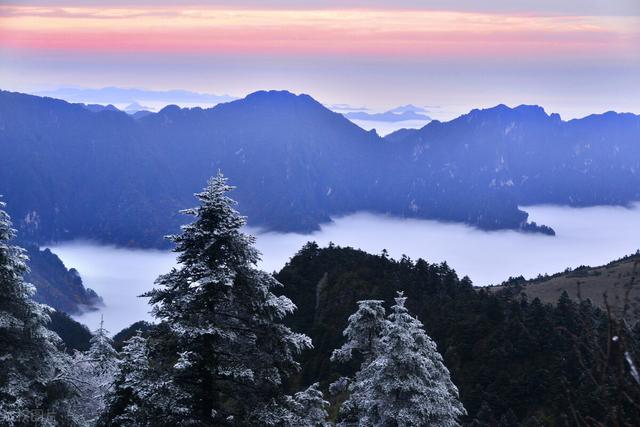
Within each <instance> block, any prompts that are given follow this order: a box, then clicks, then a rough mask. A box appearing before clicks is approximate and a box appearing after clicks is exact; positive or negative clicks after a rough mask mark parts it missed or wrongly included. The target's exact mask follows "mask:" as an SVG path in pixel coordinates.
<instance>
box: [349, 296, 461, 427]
mask: <svg viewBox="0 0 640 427" xmlns="http://www.w3.org/2000/svg"><path fill="white" fill-rule="evenodd" d="M395 301H396V305H394V306H393V307H392V313H391V314H390V315H389V317H388V320H387V321H386V322H385V324H384V327H383V328H382V329H381V336H380V338H379V341H378V343H377V345H376V346H375V347H374V348H375V351H374V353H375V354H374V357H372V358H371V359H370V361H369V362H365V363H363V366H362V368H361V369H360V371H358V372H357V374H356V376H355V379H354V381H353V382H352V383H351V384H350V386H349V398H348V399H347V400H346V401H345V402H344V403H343V405H342V407H341V409H340V411H341V414H342V421H341V425H362V426H388V425H396V426H399V427H402V426H442V427H445V426H457V425H458V421H457V420H458V418H459V417H460V416H462V415H464V414H465V413H466V412H465V410H464V407H463V406H462V404H461V403H460V401H459V399H458V390H457V388H456V387H455V385H454V384H453V382H452V381H451V378H450V375H449V371H448V370H447V368H446V367H445V366H444V363H443V362H442V356H441V355H440V353H438V351H437V348H436V344H435V343H434V342H433V340H431V338H430V337H429V336H428V335H427V334H426V333H425V332H424V329H423V326H422V323H421V322H420V321H418V320H417V319H415V318H413V317H412V316H411V315H410V314H409V313H408V311H407V309H406V308H405V306H404V304H405V301H406V298H404V297H403V296H402V295H401V294H400V295H399V296H398V297H397V298H396V299H395ZM350 326H351V324H350ZM350 330H355V328H353V327H351V328H350Z"/></svg>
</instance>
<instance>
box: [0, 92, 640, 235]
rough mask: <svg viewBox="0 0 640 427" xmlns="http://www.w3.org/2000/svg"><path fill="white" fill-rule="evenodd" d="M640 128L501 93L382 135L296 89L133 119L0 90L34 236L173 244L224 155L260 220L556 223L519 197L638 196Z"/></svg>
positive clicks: (21, 213)
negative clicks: (359, 214)
mask: <svg viewBox="0 0 640 427" xmlns="http://www.w3.org/2000/svg"><path fill="white" fill-rule="evenodd" d="M639 129H640V118H639V117H638V116H634V115H630V114H617V113H607V114H604V115H600V116H590V117H587V118H585V119H581V120H573V121H569V122H564V121H562V120H560V118H559V117H558V116H557V115H553V114H552V115H547V114H546V113H545V112H544V110H542V109H541V108H540V107H534V106H520V107H516V108H509V107H506V106H497V107H495V108H491V109H487V110H473V111H472V112H470V113H469V114H467V115H464V116H461V117H460V118H458V119H455V120H452V121H450V122H447V123H442V122H437V121H435V122H432V123H430V124H428V125H427V126H425V127H424V128H423V129H420V130H415V131H407V130H405V131H402V132H398V133H395V134H392V135H390V136H389V137H387V138H384V139H383V138H381V137H379V136H378V135H377V134H376V133H375V132H367V131H365V130H363V129H361V128H359V127H358V126H356V125H355V124H353V123H351V122H350V121H349V120H347V119H346V118H345V117H344V116H342V115H340V114H338V113H334V112H332V111H330V110H328V109H327V108H325V107H324V106H323V105H322V104H320V103H319V102H317V101H315V100H314V99H313V98H311V97H310V96H308V95H294V94H291V93H289V92H286V91H270V92H256V93H253V94H251V95H248V96H247V97H246V98H244V99H240V100H236V101H232V102H229V103H224V104H219V105H217V106H215V107H213V108H209V109H202V108H192V109H181V108H179V107H177V106H168V107H166V108H164V109H162V110H161V111H159V112H158V113H152V114H148V115H146V116H144V117H142V118H138V119H135V118H133V117H131V116H130V115H128V114H126V113H124V112H121V111H111V110H108V109H104V110H101V111H95V112H92V111H90V110H89V109H87V108H86V107H85V106H83V105H78V104H69V103H67V102H64V101H60V100H55V99H51V98H40V97H36V96H31V95H24V94H19V93H11V92H0V154H1V155H0V183H1V184H0V193H2V194H3V195H4V196H5V200H6V201H7V203H8V210H9V213H10V214H11V215H12V217H13V219H14V223H15V225H16V227H17V228H18V229H19V232H20V235H21V236H22V239H24V240H30V241H35V242H39V243H44V242H51V241H62V240H69V239H74V238H90V239H93V240H98V241H102V242H108V243H116V244H119V245H129V246H147V247H148V246H161V245H165V244H166V243H165V242H164V240H163V236H164V235H165V234H168V233H172V232H176V231H177V230H178V227H179V225H180V224H181V221H182V220H183V219H182V218H181V215H178V214H177V212H178V211H179V210H180V209H182V208H183V207H184V206H189V205H190V203H191V196H192V194H193V193H194V192H196V191H198V190H200V189H201V187H202V185H203V183H204V182H206V179H207V178H208V177H209V176H211V175H213V174H214V173H215V172H216V171H217V170H218V169H221V170H223V172H224V173H225V175H226V176H228V177H229V178H230V179H231V182H233V183H234V184H236V185H237V186H238V190H237V192H236V193H235V194H234V196H235V197H236V199H237V200H238V202H239V209H240V211H241V212H242V213H243V214H244V215H247V216H248V217H249V218H250V225H253V226H256V227H262V228H266V229H271V230H278V231H288V232H308V231H311V230H315V229H317V228H318V227H319V225H320V224H322V223H326V222H328V221H330V220H331V217H332V216H337V215H345V214H349V213H353V212H356V211H370V212H375V213H383V214H391V215H395V216H400V217H414V218H430V219H438V220H446V221H457V222H464V223H467V224H470V225H473V226H476V227H479V228H482V229H488V230H491V229H519V230H525V231H539V232H544V233H549V234H552V233H553V230H552V229H550V228H547V227H540V226H537V225H535V224H531V223H527V217H528V215H527V213H526V212H524V211H522V210H520V209H519V208H518V204H519V203H524V202H526V203H564V204H570V205H590V204H625V203H628V202H630V201H633V200H637V199H639V198H640V193H639V192H640V190H638V189H639V188H640V173H638V171H640V143H639V140H638V135H640V132H639ZM27 164H28V165H30V167H28V168H26V167H22V165H27ZM536 168H539V171H538V172H536V170H537V169H536ZM547 225H549V226H553V224H547Z"/></svg>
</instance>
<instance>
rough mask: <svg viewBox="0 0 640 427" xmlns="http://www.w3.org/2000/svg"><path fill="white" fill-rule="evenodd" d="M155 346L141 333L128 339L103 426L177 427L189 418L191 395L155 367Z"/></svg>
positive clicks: (121, 356)
mask: <svg viewBox="0 0 640 427" xmlns="http://www.w3.org/2000/svg"><path fill="white" fill-rule="evenodd" d="M153 352H154V351H153V349H152V346H151V344H150V343H149V341H148V340H147V338H145V337H143V336H142V334H141V333H138V334H137V335H135V336H133V337H131V338H130V339H129V340H127V341H126V342H125V346H124V347H123V349H122V352H121V354H120V362H119V365H118V370H117V372H116V375H115V380H114V383H113V387H112V388H111V389H110V391H109V393H108V394H107V396H106V402H107V405H106V411H105V412H104V413H103V415H102V417H101V418H100V420H99V422H98V425H100V426H122V427H125V426H177V425H184V424H186V423H184V424H183V421H185V420H188V419H189V408H188V407H187V405H186V404H185V401H186V400H187V398H188V396H186V395H185V394H184V393H183V392H182V391H181V390H179V389H178V388H177V387H176V385H175V383H174V382H173V378H172V377H171V375H170V373H168V372H166V371H165V370H163V369H161V368H158V367H154V366H153V363H152V359H153V356H151V354H152V353H153Z"/></svg>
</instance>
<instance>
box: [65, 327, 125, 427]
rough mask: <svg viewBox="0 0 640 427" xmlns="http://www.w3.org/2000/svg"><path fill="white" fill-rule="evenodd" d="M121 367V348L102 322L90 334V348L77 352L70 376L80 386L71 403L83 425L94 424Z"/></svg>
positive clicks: (102, 409)
mask: <svg viewBox="0 0 640 427" xmlns="http://www.w3.org/2000/svg"><path fill="white" fill-rule="evenodd" d="M117 368H118V352H117V351H116V350H115V349H114V348H113V345H112V341H111V338H109V332H108V331H107V330H106V329H105V328H104V321H103V319H102V318H101V319H100V326H99V327H98V329H96V330H95V332H94V334H93V336H92V337H91V341H90V347H89V350H87V351H86V352H76V353H75V354H74V357H73V362H72V365H71V366H70V372H69V376H70V377H73V378H74V383H75V384H76V386H77V387H78V389H79V390H78V393H77V396H76V397H75V398H74V399H73V400H72V401H71V404H70V407H71V408H72V411H73V413H74V414H75V416H76V418H77V419H79V420H81V421H82V425H86V426H89V425H94V424H95V423H96V421H97V420H98V417H99V416H100V415H101V414H102V412H103V411H104V408H105V398H106V394H107V392H108V391H109V389H110V388H111V386H112V383H113V381H114V377H115V374H116V370H117Z"/></svg>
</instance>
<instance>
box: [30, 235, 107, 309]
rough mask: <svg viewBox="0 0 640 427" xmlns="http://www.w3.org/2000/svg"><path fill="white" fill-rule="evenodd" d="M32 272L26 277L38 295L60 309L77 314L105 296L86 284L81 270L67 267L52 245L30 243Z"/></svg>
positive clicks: (37, 297) (39, 299)
mask: <svg viewBox="0 0 640 427" xmlns="http://www.w3.org/2000/svg"><path fill="white" fill-rule="evenodd" d="M25 249H26V250H27V255H28V257H29V263H28V265H29V269H30V271H29V273H27V274H26V275H25V280H26V281H27V282H28V283H31V284H33V285H34V286H35V287H36V294H35V295H34V299H35V300H36V301H38V302H40V303H43V304H47V305H49V306H51V307H53V308H55V309H56V310H59V311H62V312H65V313H69V314H76V313H79V312H81V311H82V310H87V309H90V308H91V307H93V306H95V305H97V304H101V303H102V300H101V298H100V297H99V296H98V295H97V294H96V293H95V292H94V291H93V290H92V289H88V288H85V287H84V284H83V283H82V278H81V277H80V274H79V273H78V272H77V271H76V270H75V269H74V268H71V269H67V267H66V266H65V265H64V263H63V262H62V260H61V259H60V258H58V256H57V255H56V254H54V253H53V252H51V251H50V250H49V249H44V250H43V249H39V248H38V247H37V246H33V245H26V246H25Z"/></svg>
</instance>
